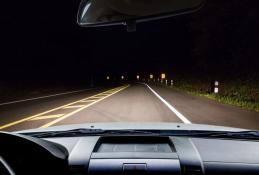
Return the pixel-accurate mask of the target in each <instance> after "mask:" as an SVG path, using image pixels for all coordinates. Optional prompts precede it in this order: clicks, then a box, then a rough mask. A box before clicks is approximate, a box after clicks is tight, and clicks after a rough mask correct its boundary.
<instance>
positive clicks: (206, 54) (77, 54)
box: [0, 0, 259, 84]
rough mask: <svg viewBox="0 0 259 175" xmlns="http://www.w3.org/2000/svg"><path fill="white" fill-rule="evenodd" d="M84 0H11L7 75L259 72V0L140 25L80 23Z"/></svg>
mask: <svg viewBox="0 0 259 175" xmlns="http://www.w3.org/2000/svg"><path fill="white" fill-rule="evenodd" d="M79 2H80V1H79V0H75V1H71V2H64V1H59V0H58V1H55V2H53V1H50V0H47V1H42V2H40V3H39V2H33V1H30V2H28V1H26V2H25V1H23V2H22V1H12V4H11V2H7V1H6V2H5V3H4V6H3V7H4V8H5V10H4V11H3V12H4V14H3V15H1V19H0V21H1V26H2V27H1V29H0V30H1V47H2V49H1V54H0V56H1V60H2V64H1V81H2V83H7V84H8V83H11V82H14V83H15V82H21V83H25V82H28V83H29V82H32V83H40V82H61V83H62V82H63V83H70V82H76V83H80V82H82V81H85V80H86V79H88V80H89V77H90V75H91V74H93V75H94V76H95V77H97V79H101V78H103V79H105V76H106V75H110V76H117V77H119V76H120V75H125V76H128V77H129V76H131V77H135V75H137V74H140V75H142V76H146V77H147V76H148V75H149V74H150V73H152V74H155V75H158V74H160V73H161V72H166V73H167V74H169V75H170V76H178V77H189V78H193V79H203V78H219V79H233V78H239V79H242V78H243V79H247V78H250V79H258V77H259V69H258V67H259V59H258V57H259V51H258V42H259V38H258V34H257V32H258V31H259V20H258V19H259V15H258V8H257V7H258V6H257V5H258V2H257V1H256V0H252V1H250V2H249V3H247V2H244V1H242V0H230V1H224V0H208V2H207V4H206V6H205V7H204V8H203V9H202V10H201V11H199V12H197V13H194V14H189V15H184V16H179V17H176V18H171V19H164V20H161V21H153V22H147V23H142V24H139V25H137V31H136V32H133V33H128V32H127V31H126V29H125V27H124V26H114V27H110V28H109V27H103V28H80V27H79V26H78V25H77V24H76V13H77V8H78V5H79ZM11 7H12V8H11ZM10 9H12V10H10Z"/></svg>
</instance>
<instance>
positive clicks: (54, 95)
mask: <svg viewBox="0 0 259 175" xmlns="http://www.w3.org/2000/svg"><path fill="white" fill-rule="evenodd" d="M92 89H95V88H89V89H82V90H78V91H69V92H64V93H59V94H52V95H46V96H42V97H35V98H28V99H24V100H17V101H11V102H5V103H1V104H0V106H3V105H9V104H14V103H21V102H26V101H32V100H38V99H43V98H49V97H56V96H60V95H66V94H73V93H77V92H83V91H87V90H92Z"/></svg>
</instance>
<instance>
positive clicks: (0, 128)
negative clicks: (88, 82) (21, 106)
mask: <svg viewBox="0 0 259 175" xmlns="http://www.w3.org/2000/svg"><path fill="white" fill-rule="evenodd" d="M114 89H116V88H114ZM112 90H113V89H112ZM110 91H111V90H107V91H105V92H110ZM105 92H103V93H105ZM93 96H96V95H93ZM93 96H90V97H87V98H84V99H81V100H78V101H75V102H72V103H69V104H66V105H63V106H60V107H57V108H54V109H51V110H48V111H45V112H42V113H39V114H36V115H33V116H30V117H25V118H23V119H21V120H17V121H15V122H12V123H8V124H6V125H3V126H0V130H2V129H5V128H8V127H11V126H14V125H17V124H20V123H22V122H25V121H28V120H31V119H33V118H35V117H39V116H42V115H45V114H47V113H50V112H53V111H56V110H59V109H62V108H65V107H67V106H71V105H73V104H76V103H80V102H81V101H83V100H87V99H90V98H91V97H93Z"/></svg>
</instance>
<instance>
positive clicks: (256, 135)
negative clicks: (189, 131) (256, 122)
mask: <svg viewBox="0 0 259 175" xmlns="http://www.w3.org/2000/svg"><path fill="white" fill-rule="evenodd" d="M207 137H214V138H215V137H216V138H233V139H249V140H258V139H259V131H241V132H218V133H210V134H208V135H207Z"/></svg>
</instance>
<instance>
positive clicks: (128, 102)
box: [0, 84, 259, 131]
mask: <svg viewBox="0 0 259 175" xmlns="http://www.w3.org/2000/svg"><path fill="white" fill-rule="evenodd" d="M87 122H91V123H92V122H177V123H186V124H191V123H195V124H210V125H218V126H230V127H238V128H245V129H257V130H259V113H258V112H253V111H247V110H244V109H240V108H238V107H233V106H230V105H224V104H220V103H218V102H216V101H213V100H209V99H206V98H203V97H195V96H191V95H188V94H185V93H183V92H179V91H175V90H173V89H169V88H163V87H157V86H151V85H146V84H130V85H123V86H118V87H114V88H103V89H102V88H99V89H92V90H87V91H82V92H81V91H80V92H76V93H69V94H64V95H60V96H50V97H48V98H39V99H34V100H29V101H23V102H18V103H11V104H4V105H1V104H0V130H2V131H18V130H24V129H32V128H39V127H43V128H44V127H50V126H55V125H66V124H79V123H87Z"/></svg>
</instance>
